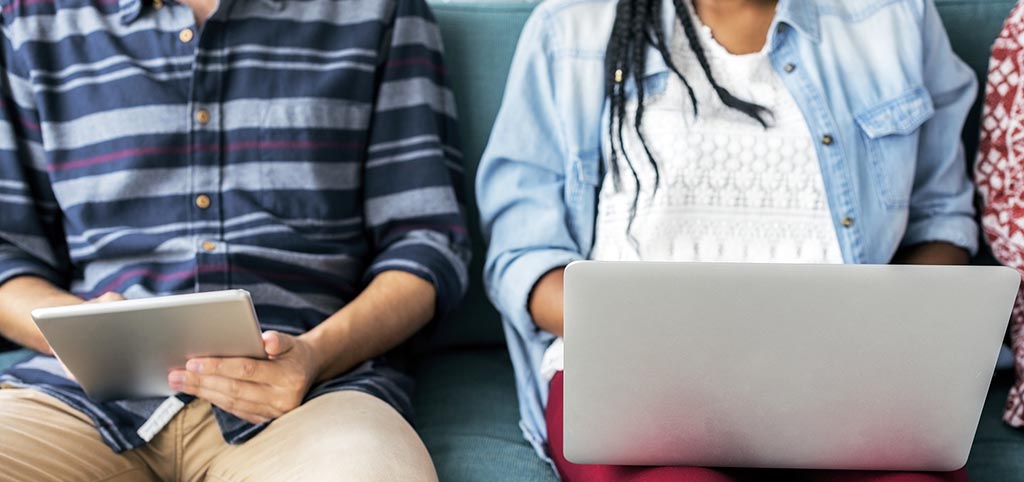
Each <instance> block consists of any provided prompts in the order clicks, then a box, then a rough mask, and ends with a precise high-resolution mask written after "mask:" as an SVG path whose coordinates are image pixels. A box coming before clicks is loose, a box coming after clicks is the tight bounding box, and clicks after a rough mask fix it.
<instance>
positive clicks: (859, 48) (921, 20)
mask: <svg viewBox="0 0 1024 482" xmlns="http://www.w3.org/2000/svg"><path fill="white" fill-rule="evenodd" d="M662 3H663V7H664V11H663V14H662V15H663V21H664V31H665V32H666V33H668V34H671V33H672V32H673V31H674V28H673V26H674V22H676V21H677V20H676V17H675V10H674V7H673V2H671V1H664V2H662ZM615 6H616V1H614V0H547V1H545V2H543V3H541V4H540V5H539V6H538V7H537V9H536V10H535V11H534V12H533V14H532V16H531V17H530V19H529V21H528V22H527V24H526V26H525V27H524V30H523V32H522V34H521V36H520V39H519V45H518V47H517V50H516V54H515V57H514V59H513V62H512V67H511V71H510V74H509V78H508V84H507V86H506V89H505V94H504V100H503V102H502V106H501V110H500V111H499V113H498V117H497V119H496V121H495V124H494V129H493V131H492V134H491V138H490V142H489V144H488V147H487V150H486V151H485V153H484V156H483V159H482V161H481V165H480V168H479V172H478V175H477V196H478V197H479V205H480V210H481V215H482V219H483V227H484V233H485V236H486V237H487V238H488V240H489V243H490V245H489V250H488V255H487V262H486V266H485V273H484V276H485V279H486V283H487V288H488V294H489V296H490V298H491V300H492V301H493V302H494V303H495V305H496V306H497V308H498V309H499V311H500V312H501V313H502V316H503V318H504V327H505V335H506V339H507V340H508V344H509V351H510V352H511V356H512V361H513V364H514V366H515V373H516V383H517V386H518V390H519V405H520V412H521V415H522V423H521V426H522V429H523V432H524V434H525V436H526V438H527V439H528V440H529V441H530V442H531V443H532V444H533V445H534V447H535V448H536V449H537V451H538V454H540V455H541V456H542V457H544V458H545V459H547V457H546V454H545V445H546V440H547V434H546V429H545V423H544V408H543V407H544V402H545V401H546V400H547V390H548V387H547V384H546V383H545V382H544V381H542V379H541V378H540V376H539V368H540V364H541V358H542V355H543V353H544V350H545V349H546V348H547V346H548V345H549V344H550V343H551V341H552V340H553V338H552V336H551V335H550V334H548V333H546V332H544V331H542V330H540V329H539V328H538V327H537V326H536V325H535V324H534V322H533V319H532V318H531V317H530V315H529V313H528V312H527V303H528V298H529V295H530V291H531V290H532V288H533V286H534V284H535V283H536V282H537V281H538V280H539V279H540V278H541V277H542V276H543V275H544V274H545V273H547V272H548V271H550V270H551V269H554V268H557V267H559V266H563V265H566V264H568V263H569V262H571V261H573V260H577V259H586V258H587V257H588V256H589V254H590V250H591V247H592V244H593V237H594V222H595V215H596V211H597V191H598V186H599V185H600V183H601V177H602V175H603V169H602V163H601V159H600V157H601V156H600V152H601V150H602V149H601V147H602V142H603V141H604V138H603V137H602V136H603V133H604V132H605V130H606V129H603V128H602V121H603V120H604V119H606V118H607V117H606V112H605V109H606V107H607V105H606V102H605V100H604V74H603V62H604V51H605V45H606V42H607V40H608V37H609V34H610V32H611V28H612V24H613V21H614V18H615ZM769 32H770V33H769V35H768V38H767V42H768V48H769V57H770V59H771V63H772V65H773V66H774V68H775V70H776V72H778V75H779V76H780V77H781V78H782V80H783V82H784V83H785V85H786V87H787V89H788V90H789V92H790V93H791V94H792V96H793V97H794V98H795V99H796V103H797V104H798V105H799V107H800V109H801V111H802V112H803V116H804V118H805V119H806V121H807V125H808V128H809V129H810V132H811V134H812V136H813V137H814V139H816V140H817V141H818V142H817V143H816V145H817V147H816V149H817V155H818V159H819V162H820V164H821V171H822V173H823V176H824V181H825V190H826V193H827V197H828V202H829V206H830V208H831V213H832V216H833V224H834V225H835V229H836V233H837V234H838V238H839V242H840V245H841V248H842V252H843V259H844V261H845V262H847V263H876V264H880V263H888V262H889V261H890V260H891V259H892V257H893V254H894V253H895V252H896V250H897V249H898V248H900V247H901V246H906V245H913V244H918V243H922V242H927V241H945V242H948V243H952V244H954V245H957V246H961V247H963V248H965V249H967V250H969V251H971V252H972V253H973V252H974V251H975V250H976V249H977V239H978V228H977V225H976V224H975V221H974V208H973V204H972V200H973V194H974V191H973V188H972V186H971V184H970V182H969V180H968V178H967V176H966V166H965V164H964V151H963V146H962V144H961V142H960V133H961V130H962V129H963V125H964V120H965V118H966V116H967V113H968V110H969V109H970V108H971V105H972V103H973V102H974V99H975V94H976V91H977V81H976V79H975V76H974V73H973V72H972V71H971V70H970V69H969V68H968V67H967V66H966V65H965V64H964V63H963V62H962V61H961V60H960V59H959V58H957V57H956V55H955V54H954V53H953V50H952V48H951V46H950V43H949V38H948V36H947V34H946V31H945V29H944V27H943V24H942V22H941V20H940V18H939V15H938V12H937V11H936V8H935V5H934V4H933V3H932V0H862V1H856V2H851V1H847V0H780V2H779V5H778V8H777V11H776V17H775V20H774V22H773V24H772V26H771V29H770V30H769ZM669 75H670V73H669V71H668V68H667V67H666V65H665V62H664V61H663V60H662V59H661V57H660V56H659V55H658V54H657V53H656V52H655V51H654V50H653V49H649V51H648V53H647V68H646V71H645V72H644V78H643V82H644V85H645V87H646V89H647V92H648V93H649V97H648V98H653V97H655V96H657V94H658V93H659V92H660V91H662V90H664V89H665V86H666V81H667V80H668V76H669ZM628 89H629V86H627V90H628Z"/></svg>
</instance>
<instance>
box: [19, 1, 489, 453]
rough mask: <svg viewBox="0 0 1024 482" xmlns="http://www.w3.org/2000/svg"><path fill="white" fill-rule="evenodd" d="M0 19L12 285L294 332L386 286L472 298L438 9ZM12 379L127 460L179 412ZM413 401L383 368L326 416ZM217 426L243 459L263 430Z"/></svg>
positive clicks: (443, 306) (50, 14)
mask: <svg viewBox="0 0 1024 482" xmlns="http://www.w3.org/2000/svg"><path fill="white" fill-rule="evenodd" d="M0 6H2V11H0V16H2V20H3V46H2V47H3V48H2V51H0V54H2V58H0V65H2V68H3V72H2V73H0V74H2V75H0V100H2V103H3V109H2V116H3V117H2V118H0V284H2V283H4V282H6V281H7V280H10V279H12V278H14V277H17V276H22V275H31V276H38V277H41V278H45V279H47V280H50V281H52V282H53V283H55V284H57V285H58V286H62V287H66V288H68V289H69V290H71V291H72V292H73V293H75V294H77V295H79V296H81V297H83V298H92V297H95V296H98V295H101V294H103V293H105V292H108V291H116V292H120V293H123V294H124V295H125V296H126V297H128V298H142V297H149V296H155V295H165V294H177V293H189V292H198V291H213V290H221V289H228V288H242V289H246V290H248V291H250V292H251V293H252V294H253V298H254V300H255V303H256V309H257V312H258V314H259V317H260V322H261V324H262V325H263V328H264V329H273V330H279V331H282V332H285V333H290V334H300V333H303V332H306V331H308V330H309V329H311V328H313V327H314V326H316V325H317V324H318V323H320V322H321V321H323V320H324V319H325V318H326V317H327V316H329V315H331V314H332V313H334V312H335V311H337V310H338V309H340V308H341V307H343V306H344V305H345V304H346V303H347V302H349V301H351V300H352V299H353V298H354V297H355V296H357V295H358V294H359V293H360V291H361V290H362V289H363V287H364V286H365V285H366V283H367V282H368V281H369V280H370V279H371V278H372V277H373V276H375V275H376V274H378V273H380V272H382V271H387V270H401V271H405V272H409V273H413V274H415V275H417V276H420V277H422V278H424V279H426V280H428V281H430V282H432V283H433V285H434V286H435V287H436V289H437V308H438V310H437V312H438V315H439V316H443V314H445V313H446V312H448V311H449V310H450V309H451V308H452V307H453V306H454V305H455V304H456V303H457V302H458V300H459V298H460V297H461V296H462V293H463V292H464V290H465V288H466V284H467V282H468V279H467V278H468V275H467V267H466V263H467V259H468V256H469V250H468V243H469V241H468V235H467V232H466V228H465V222H464V209H463V203H462V201H463V199H462V193H461V190H460V189H459V188H460V187H461V185H462V173H461V167H460V163H461V158H460V154H459V151H458V150H457V147H456V144H457V139H456V129H455V108H454V101H453V97H452V94H451V92H450V91H449V89H448V88H447V86H446V76H447V75H446V71H445V67H444V64H443V62H442V47H441V40H440V34H439V31H438V29H437V27H436V25H435V23H434V20H433V17H432V15H431V14H430V12H429V10H428V8H427V6H426V5H425V4H424V3H423V1H422V0H340V1H337V0H305V1H299V0H221V1H220V5H219V7H218V9H217V10H216V12H215V13H214V14H213V16H212V17H211V18H210V19H209V20H208V21H207V22H206V23H205V25H204V26H202V27H201V28H199V27H197V25H196V24H195V21H194V18H193V13H192V11H191V9H189V8H188V7H187V6H185V5H182V4H179V3H176V2H173V1H153V0H144V1H140V0H120V1H118V0H0ZM0 383H5V384H8V385H14V386H23V387H31V388H35V389H38V390H42V391H44V392H46V393H48V394H50V395H53V396H55V397H57V398H58V399H60V400H62V401H64V402H65V403H67V404H69V405H70V406H72V407H74V408H75V409H78V410H80V411H82V412H84V413H85V414H86V415H88V416H89V417H90V418H91V419H92V420H93V421H94V422H95V424H96V426H97V428H98V429H99V431H100V432H101V435H102V436H103V438H104V440H105V441H106V442H107V443H108V444H109V445H110V446H111V448H113V449H114V450H115V451H118V452H121V451H125V450H130V449H132V448H135V447H138V446H140V445H142V444H144V443H146V442H147V441H148V439H149V438H151V437H152V436H153V434H154V433H155V431H159V429H160V428H161V427H162V424H161V423H159V420H156V419H157V418H159V419H160V420H163V419H164V418H165V417H153V415H154V413H155V412H156V410H157V408H158V407H159V406H160V405H161V404H162V403H165V402H166V401H165V400H159V399H158V400H132V401H122V402H116V403H103V404H100V403H96V402H93V401H91V400H89V399H88V398H87V397H86V396H85V394H84V393H83V391H82V390H81V388H80V387H78V386H77V385H76V384H75V383H74V382H71V381H69V380H67V379H65V378H64V377H63V376H62V371H61V370H60V369H59V367H58V365H57V363H56V362H55V360H54V359H53V358H51V357H44V356H39V357H36V358H34V359H32V360H29V361H28V362H26V363H23V364H21V365H18V366H16V367H14V368H13V369H11V370H9V371H7V372H4V373H3V374H2V375H0ZM410 385H411V384H410V381H409V379H408V378H407V377H406V376H405V375H403V374H401V373H400V372H399V371H397V370H396V369H394V368H392V367H390V366H389V365H388V364H387V362H386V361H385V360H384V359H377V360H371V361H368V362H366V363H365V364H363V365H361V366H359V367H357V368H356V369H355V370H353V371H352V372H350V373H348V374H345V375H343V376H341V377H339V378H338V379H335V380H332V381H329V382H327V383H325V384H323V385H320V386H317V387H315V388H314V390H313V391H312V392H311V394H310V398H312V397H314V396H317V395H320V394H323V393H326V392H330V391H335V390H340V389H354V390H362V391H365V392H368V393H371V394H373V395H376V396H378V397H380V398H382V399H384V400H385V401H388V402H389V403H391V404H392V405H393V406H395V407H396V408H397V409H398V410H399V411H400V412H402V413H403V414H406V415H408V414H409V411H410V403H409V387H410ZM178 399H179V400H181V401H183V402H188V401H189V398H188V397H185V396H180V395H179V396H178ZM177 405H180V404H175V403H170V406H177ZM165 406H167V405H165ZM216 416H217V420H218V422H219V423H220V427H221V429H222V431H223V432H224V436H225V439H226V440H227V441H229V442H232V443H237V442H241V441H244V440H246V439H247V438H249V437H251V436H253V435H254V434H255V433H257V432H258V431H259V430H260V429H262V428H263V427H262V426H251V425H248V424H246V423H245V422H243V421H241V420H239V419H237V418H235V417H232V416H230V415H229V414H227V413H225V412H221V411H219V410H218V411H217V412H216ZM147 422H148V423H147ZM154 424H155V426H154ZM140 429H141V430H140Z"/></svg>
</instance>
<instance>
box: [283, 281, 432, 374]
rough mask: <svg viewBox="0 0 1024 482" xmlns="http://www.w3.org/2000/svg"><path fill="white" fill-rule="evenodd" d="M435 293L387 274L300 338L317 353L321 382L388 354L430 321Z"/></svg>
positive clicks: (423, 283)
mask: <svg viewBox="0 0 1024 482" xmlns="http://www.w3.org/2000/svg"><path fill="white" fill-rule="evenodd" d="M436 296H437V292H436V290H435V289H434V286H433V285H432V284H430V283H429V282H427V281H425V280H423V279H421V278H419V277H417V276H415V275H412V274H409V273H405V272H402V271H385V272H383V273H381V274H379V275H377V277H376V278H374V279H373V281H372V282H371V283H370V285H369V286H367V287H366V289H365V290H364V291H363V292H362V293H361V294H360V295H359V296H358V297H356V299H355V300H353V301H352V302H351V303H349V304H348V305H346V306H345V307H344V308H342V309H341V310H339V311H338V312H337V313H335V314H334V315H333V316H331V317H330V318H328V319H327V320H325V321H324V322H323V323H321V324H320V326H318V327H316V328H314V329H313V330H311V331H309V332H308V333H306V334H305V335H302V337H301V338H304V339H306V341H308V342H309V343H310V344H311V345H312V346H313V350H314V352H315V353H316V357H317V362H318V365H319V370H318V372H319V377H318V379H320V380H326V379H329V378H333V377H335V376H337V375H340V374H342V373H345V372H347V371H349V370H351V369H352V368H353V367H355V366H356V365H358V364H359V363H362V362H363V361H366V360H369V359H371V358H374V357H376V356H379V355H382V354H384V353H386V352H387V351H388V350H391V349H392V348H394V347H396V346H398V345H399V344H401V343H402V342H403V341H405V340H407V339H409V337H411V336H412V335H413V334H414V333H416V332H417V331H419V329H420V328H422V327H423V326H424V325H426V324H427V322H429V321H430V319H431V318H433V317H434V309H435V298H436Z"/></svg>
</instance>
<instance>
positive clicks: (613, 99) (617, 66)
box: [604, 0, 632, 189]
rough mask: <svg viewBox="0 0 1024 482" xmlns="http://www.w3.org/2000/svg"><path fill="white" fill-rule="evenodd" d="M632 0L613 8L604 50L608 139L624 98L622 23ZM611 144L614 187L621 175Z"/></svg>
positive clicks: (612, 136) (624, 34)
mask: <svg viewBox="0 0 1024 482" xmlns="http://www.w3.org/2000/svg"><path fill="white" fill-rule="evenodd" d="M631 2H632V0H619V3H618V5H617V6H616V9H615V25H614V27H613V28H612V34H611V38H610V39H609V40H608V48H607V51H606V52H605V64H604V79H605V80H604V85H605V87H604V91H605V97H607V98H608V101H609V104H610V106H609V115H608V139H609V141H611V139H615V138H616V136H615V132H616V129H615V126H616V124H618V123H621V118H619V116H618V115H616V114H617V113H618V109H619V104H621V103H622V99H623V98H624V92H623V90H624V89H625V86H624V84H623V81H624V80H625V75H626V72H625V70H626V69H627V66H626V65H625V62H624V59H623V58H622V57H623V55H624V53H625V51H626V45H627V43H628V42H629V40H630V39H629V32H627V31H626V28H625V26H624V24H625V23H626V21H628V19H629V16H630V11H631V8H632V5H631ZM611 144H612V146H611V149H609V154H608V157H609V164H610V166H609V167H610V170H611V172H612V180H613V181H614V183H615V188H616V189H620V188H621V176H620V175H619V162H618V149H617V148H616V146H615V143H614V142H611Z"/></svg>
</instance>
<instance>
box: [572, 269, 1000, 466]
mask: <svg viewBox="0 0 1024 482" xmlns="http://www.w3.org/2000/svg"><path fill="white" fill-rule="evenodd" d="M1019 283H1020V276H1019V275H1018V274H1017V272H1016V271H1014V270H1011V269H1008V268H1002V267H977V266H974V267H937V266H867V265H779V264H767V265H757V264H714V263H651V262H594V261H583V262H577V263H573V264H572V265H570V266H569V267H568V268H567V270H566V274H565V378H564V390H565V393H564V398H565V420H564V422H565V440H564V443H565V446H564V450H565V455H566V458H567V459H568V460H570V461H572V462H575V463H586V464H615V465H695V466H720V467H765V468H805V469H863V470H929V471H932V470H934V471H947V470H954V469H957V468H960V467H962V466H963V465H964V464H965V462H966V460H967V456H968V453H969V451H970V447H971V444H972V440H973V437H974V433H975V430H976V429H977V424H978V419H979V417H980V414H981V409H982V404H983V402H984V400H985V396H986V393H987V388H988V386H989V382H990V380H991V378H992V374H993V371H994V368H995V364H996V358H997V356H998V352H999V348H1000V346H1001V343H1002V340H1003V338H1004V335H1005V332H1006V327H1007V322H1008V319H1009V315H1010V310H1011V308H1012V305H1013V302H1014V299H1015V295H1016V292H1017V288H1018V285H1019Z"/></svg>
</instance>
